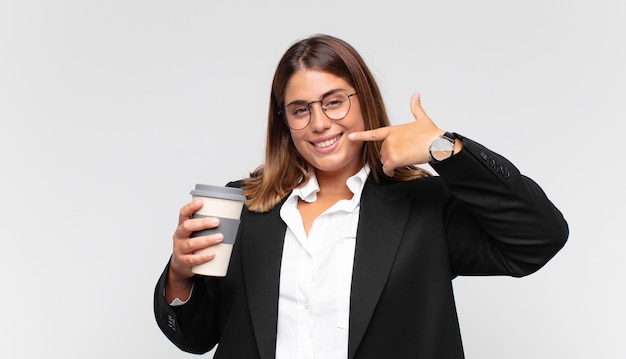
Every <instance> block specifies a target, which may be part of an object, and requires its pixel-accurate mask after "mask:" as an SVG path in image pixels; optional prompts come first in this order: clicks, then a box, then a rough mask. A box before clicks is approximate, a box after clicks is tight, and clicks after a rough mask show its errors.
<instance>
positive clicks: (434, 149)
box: [428, 132, 456, 163]
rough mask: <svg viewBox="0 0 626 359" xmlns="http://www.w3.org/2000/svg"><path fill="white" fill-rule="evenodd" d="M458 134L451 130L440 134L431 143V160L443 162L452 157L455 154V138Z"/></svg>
mask: <svg viewBox="0 0 626 359" xmlns="http://www.w3.org/2000/svg"><path fill="white" fill-rule="evenodd" d="M455 139H456V136H455V135H454V134H452V133H450V132H446V133H444V134H443V135H441V136H439V137H438V138H437V139H436V140H434V141H433V143H431V144H430V148H429V151H430V158H429V159H428V160H429V161H430V162H434V163H436V162H441V161H443V160H445V159H448V158H450V157H452V155H453V154H454V140H455Z"/></svg>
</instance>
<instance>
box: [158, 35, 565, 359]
mask: <svg viewBox="0 0 626 359" xmlns="http://www.w3.org/2000/svg"><path fill="white" fill-rule="evenodd" d="M411 109H412V112H413V115H414V117H415V120H414V121H412V122H410V123H406V124H403V125H399V126H390V123H389V120H388V118H387V114H386V111H385V107H384V105H383V101H382V97H381V94H380V91H379V89H378V86H377V85H376V82H375V81H374V78H373V76H372V74H371V73H370V71H369V70H368V68H367V66H366V64H365V63H364V62H363V60H362V58H361V57H360V56H359V54H358V53H357V52H356V51H355V50H354V49H353V48H352V47H351V46H350V45H349V44H347V43H346V42H344V41H342V40H340V39H337V38H334V37H331V36H326V35H318V36H313V37H310V38H307V39H304V40H301V41H299V42H297V43H295V44H294V45H292V46H291V47H290V48H289V49H288V50H287V52H286V53H285V54H284V56H283V58H282V59H281V60H280V62H279V64H278V67H277V69H276V73H275V76H274V80H273V84H272V92H271V99H270V108H269V121H268V132H267V133H268V135H267V143H266V159H265V162H264V164H263V165H262V166H260V167H259V168H258V169H257V170H255V171H254V172H253V173H252V174H251V176H250V178H247V179H244V180H242V181H239V182H233V183H231V184H230V185H231V186H241V187H242V188H243V190H244V193H245V195H246V196H247V198H248V201H247V203H246V208H244V211H243V214H242V217H241V225H240V227H239V232H238V237H237V241H236V243H235V247H234V249H233V254H232V257H231V262H230V266H229V270H228V275H227V276H226V277H225V278H210V277H201V276H194V275H193V273H192V272H191V267H192V266H194V265H197V264H199V263H203V262H206V261H209V260H211V259H212V255H195V254H193V253H194V251H197V250H199V249H201V248H206V247H209V246H212V245H215V244H217V243H219V242H220V241H221V240H222V236H221V235H220V234H215V235H211V236H205V237H196V238H190V234H191V233H192V232H194V231H199V230H203V229H207V228H215V227H217V225H218V221H217V220H215V219H210V218H208V219H206V218H205V219H190V217H191V215H192V214H193V213H194V212H195V211H197V210H198V209H199V208H200V207H201V206H202V204H201V203H197V202H191V203H188V204H187V205H185V206H184V207H183V208H182V209H181V211H180V218H179V225H178V227H177V229H176V231H175V233H174V250H173V255H172V257H171V259H170V262H169V264H168V266H167V268H166V269H165V271H164V272H163V275H162V276H161V278H160V280H159V282H158V284H157V288H156V290H155V302H154V305H155V315H156V319H157V322H158V324H159V326H160V328H161V329H162V331H163V332H164V333H165V335H166V336H167V337H168V338H169V339H170V340H171V341H172V342H174V343H175V344H176V345H177V346H178V347H179V348H181V349H182V350H185V351H189V352H192V353H204V352H207V351H209V350H211V349H212V348H213V347H214V346H215V345H216V344H219V345H218V348H217V351H216V354H215V358H290V359H292V358H324V359H328V358H438V359H441V358H462V357H463V349H462V345H461V337H460V332H459V326H458V320H457V315H456V309H455V304H454V295H453V291H452V282H451V281H452V279H453V278H455V277H456V276H458V275H509V276H515V277H519V276H524V275H528V274H530V273H533V272H535V271H536V270H538V269H539V268H541V267H542V266H543V265H544V264H545V263H546V262H547V261H548V260H549V259H550V258H552V257H553V256H554V255H555V254H556V253H557V252H558V251H559V250H560V248H561V247H562V246H563V245H564V243H565V241H566V239H567V236H568V227H567V223H566V222H565V220H564V219H563V216H562V215H561V213H560V212H559V211H558V209H556V208H555V207H554V206H553V204H552V203H551V202H550V201H549V200H548V198H547V197H546V196H545V194H544V193H543V191H542V190H541V188H540V187H539V186H538V185H537V184H536V183H535V182H533V181H532V180H530V179H529V178H527V177H525V176H523V175H521V174H520V173H519V171H518V170H517V169H516V168H515V167H514V166H513V164H511V163H510V162H509V161H508V160H506V159H505V158H503V157H502V156H500V155H498V154H496V153H494V152H492V151H490V150H488V149H487V148H485V147H484V146H481V145H480V144H478V143H476V142H474V141H472V140H470V139H468V138H465V137H462V136H460V135H458V134H453V133H449V132H445V131H443V130H442V129H439V128H438V127H437V126H436V125H435V124H434V122H433V121H432V120H431V119H430V118H429V117H428V116H427V115H426V113H425V112H424V110H423V109H422V107H421V103H420V99H419V94H414V95H413V97H412V98H411ZM427 162H428V163H430V164H431V166H432V167H433V168H434V169H435V170H436V171H437V173H438V174H439V176H431V175H430V174H428V173H427V172H426V171H424V170H423V169H420V168H418V167H415V165H417V164H422V163H427Z"/></svg>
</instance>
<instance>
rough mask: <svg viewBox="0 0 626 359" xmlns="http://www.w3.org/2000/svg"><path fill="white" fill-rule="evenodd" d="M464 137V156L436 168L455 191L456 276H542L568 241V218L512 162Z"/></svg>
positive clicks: (449, 206) (449, 205) (448, 206)
mask: <svg viewBox="0 0 626 359" xmlns="http://www.w3.org/2000/svg"><path fill="white" fill-rule="evenodd" d="M459 137H460V138H461V140H462V141H463V149H462V150H461V152H459V153H458V154H456V155H455V156H453V157H451V158H449V159H447V160H445V161H442V162H439V163H432V164H431V165H432V167H433V168H434V169H435V171H437V173H438V174H439V175H440V177H441V178H442V180H443V181H444V182H445V184H446V186H447V187H448V189H449V196H448V198H447V200H446V203H445V205H444V208H445V209H444V221H445V226H446V237H447V240H448V246H449V251H450V259H451V268H452V272H453V276H457V275H510V276H514V277H521V276H525V275H528V274H531V273H533V272H535V271H537V270H538V269H540V268H541V267H543V266H544V265H545V264H546V263H547V262H548V261H549V260H550V259H551V258H552V257H553V256H554V255H555V254H556V253H557V252H558V251H559V250H560V249H561V248H562V247H563V246H564V244H565V242H566V240H567V237H568V235H569V229H568V225H567V222H566V221H565V219H564V217H563V215H562V213H561V212H560V211H559V210H558V209H557V208H556V207H555V206H554V204H553V203H552V202H551V201H550V200H549V199H548V197H547V196H546V194H545V193H544V192H543V190H542V189H541V188H540V187H539V185H538V184H537V183H535V182H534V181H533V180H532V179H530V178H528V177H526V176H524V175H522V174H521V173H520V172H519V170H518V169H517V168H516V167H515V166H514V165H513V164H512V163H511V162H509V161H508V160H507V159H506V158H504V157H502V156H500V155H499V154H497V153H495V152H493V151H490V150H489V149H487V148H486V147H484V146H482V145H480V144H479V143H476V142H474V141H472V140H470V139H468V138H464V137H461V136H459Z"/></svg>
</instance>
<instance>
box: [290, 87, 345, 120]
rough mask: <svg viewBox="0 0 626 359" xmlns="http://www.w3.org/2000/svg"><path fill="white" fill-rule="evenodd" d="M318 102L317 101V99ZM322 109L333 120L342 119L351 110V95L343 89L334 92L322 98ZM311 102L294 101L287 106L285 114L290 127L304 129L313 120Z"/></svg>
mask: <svg viewBox="0 0 626 359" xmlns="http://www.w3.org/2000/svg"><path fill="white" fill-rule="evenodd" d="M315 102H317V101H315ZM319 102H321V105H322V110H323V111H324V113H325V114H326V116H327V117H328V118H330V119H331V120H341V119H342V118H344V117H345V116H346V115H347V114H348V111H350V97H348V94H347V93H345V92H343V91H337V92H333V93H331V94H328V95H326V96H325V97H324V98H322V100H321V101H319ZM311 105H312V103H311V104H301V103H293V104H291V105H289V106H287V107H286V108H285V116H286V117H287V122H288V124H289V127H291V128H292V129H294V130H299V129H303V128H305V127H306V126H308V124H309V122H310V120H311Z"/></svg>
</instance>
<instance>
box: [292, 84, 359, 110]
mask: <svg viewBox="0 0 626 359" xmlns="http://www.w3.org/2000/svg"><path fill="white" fill-rule="evenodd" d="M337 91H348V90H346V89H342V88H334V89H332V90H328V91H326V92H324V93H323V94H322V96H321V97H320V98H319V99H317V100H313V101H307V100H294V101H291V102H289V103H288V104H286V105H285V107H287V106H289V105H293V104H299V105H302V104H308V103H311V102H315V101H320V100H321V99H323V98H324V97H326V96H328V95H330V94H332V93H335V92H337Z"/></svg>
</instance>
